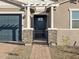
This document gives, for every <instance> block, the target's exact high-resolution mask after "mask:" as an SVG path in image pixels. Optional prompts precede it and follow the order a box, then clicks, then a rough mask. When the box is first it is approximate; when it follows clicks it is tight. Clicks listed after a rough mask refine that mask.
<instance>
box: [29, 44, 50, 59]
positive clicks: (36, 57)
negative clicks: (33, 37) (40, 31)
mask: <svg viewBox="0 0 79 59" xmlns="http://www.w3.org/2000/svg"><path fill="white" fill-rule="evenodd" d="M30 59H51V56H50V52H49V47H48V46H47V45H41V44H33V48H32V53H31V57H30Z"/></svg>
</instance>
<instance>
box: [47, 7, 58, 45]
mask: <svg viewBox="0 0 79 59" xmlns="http://www.w3.org/2000/svg"><path fill="white" fill-rule="evenodd" d="M53 7H54V6H51V11H50V13H51V14H50V16H51V18H50V21H51V22H50V23H51V26H50V28H48V44H49V45H53V46H56V44H57V43H56V40H57V30H55V28H54V10H53Z"/></svg>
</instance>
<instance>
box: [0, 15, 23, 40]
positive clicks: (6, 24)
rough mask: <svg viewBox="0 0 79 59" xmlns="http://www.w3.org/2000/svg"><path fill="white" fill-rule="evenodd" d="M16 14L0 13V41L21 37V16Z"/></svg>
mask: <svg viewBox="0 0 79 59" xmlns="http://www.w3.org/2000/svg"><path fill="white" fill-rule="evenodd" d="M21 16H22V15H18V14H0V41H19V39H21V37H20V36H21V32H22V31H21V19H22V17H21Z"/></svg>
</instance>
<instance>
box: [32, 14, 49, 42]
mask: <svg viewBox="0 0 79 59" xmlns="http://www.w3.org/2000/svg"><path fill="white" fill-rule="evenodd" d="M35 15H36V16H46V30H47V27H48V18H47V16H48V14H34V15H33V28H34V20H35V19H34V16H35ZM47 33H48V32H47ZM46 36H47V38H46V41H48V34H47V35H46ZM33 40H34V34H33Z"/></svg>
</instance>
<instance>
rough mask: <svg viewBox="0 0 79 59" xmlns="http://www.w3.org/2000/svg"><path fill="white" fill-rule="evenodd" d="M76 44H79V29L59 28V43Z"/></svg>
mask: <svg viewBox="0 0 79 59" xmlns="http://www.w3.org/2000/svg"><path fill="white" fill-rule="evenodd" d="M75 42H76V44H75ZM74 44H75V46H79V30H69V29H66V30H57V45H59V46H64V45H68V46H74Z"/></svg>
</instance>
